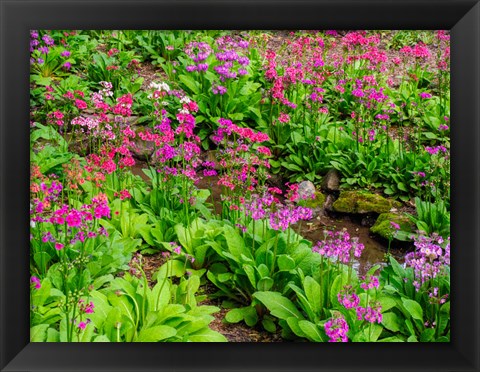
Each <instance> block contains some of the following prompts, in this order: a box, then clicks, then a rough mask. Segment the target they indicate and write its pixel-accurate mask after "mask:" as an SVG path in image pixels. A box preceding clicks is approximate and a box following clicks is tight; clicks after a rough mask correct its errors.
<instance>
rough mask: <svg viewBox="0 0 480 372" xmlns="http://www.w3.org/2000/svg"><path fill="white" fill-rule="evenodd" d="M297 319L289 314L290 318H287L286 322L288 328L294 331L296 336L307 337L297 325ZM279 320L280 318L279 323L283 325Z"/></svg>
mask: <svg viewBox="0 0 480 372" xmlns="http://www.w3.org/2000/svg"><path fill="white" fill-rule="evenodd" d="M299 321H300V320H299V319H298V318H295V317H293V316H291V317H290V318H288V319H287V324H288V326H289V327H290V329H291V330H292V332H293V333H295V334H296V335H297V336H298V337H307V336H306V335H305V333H304V332H303V331H302V329H301V328H300V326H299V325H298V322H299ZM281 322H282V320H280V323H279V324H280V325H281V326H282V327H284V326H283V325H282V323H281Z"/></svg>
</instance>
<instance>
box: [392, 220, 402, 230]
mask: <svg viewBox="0 0 480 372" xmlns="http://www.w3.org/2000/svg"><path fill="white" fill-rule="evenodd" d="M390 225H391V226H392V227H393V228H394V229H395V230H400V225H399V224H398V223H396V222H393V221H390Z"/></svg>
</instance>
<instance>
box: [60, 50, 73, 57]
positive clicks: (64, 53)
mask: <svg viewBox="0 0 480 372" xmlns="http://www.w3.org/2000/svg"><path fill="white" fill-rule="evenodd" d="M70 54H71V53H70V51H68V50H64V51H63V52H62V53H60V55H61V56H62V57H67V58H68V57H70Z"/></svg>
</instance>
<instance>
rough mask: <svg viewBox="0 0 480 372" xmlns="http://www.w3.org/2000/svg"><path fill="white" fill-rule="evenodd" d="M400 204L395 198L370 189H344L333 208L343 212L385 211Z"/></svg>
mask: <svg viewBox="0 0 480 372" xmlns="http://www.w3.org/2000/svg"><path fill="white" fill-rule="evenodd" d="M399 206H400V203H399V202H397V201H395V200H391V199H385V198H384V197H383V196H381V195H378V194H374V193H371V192H368V191H342V192H341V193H340V196H339V197H338V199H337V200H336V201H335V202H334V203H333V210H334V211H335V212H342V213H360V214H364V213H372V212H374V213H385V212H389V211H390V210H391V209H392V208H394V207H399Z"/></svg>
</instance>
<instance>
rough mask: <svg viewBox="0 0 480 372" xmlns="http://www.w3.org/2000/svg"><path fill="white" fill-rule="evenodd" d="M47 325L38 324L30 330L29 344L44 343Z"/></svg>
mask: <svg viewBox="0 0 480 372" xmlns="http://www.w3.org/2000/svg"><path fill="white" fill-rule="evenodd" d="M47 329H48V324H39V325H36V326H34V327H32V328H30V342H44V341H45V339H46V337H47Z"/></svg>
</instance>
